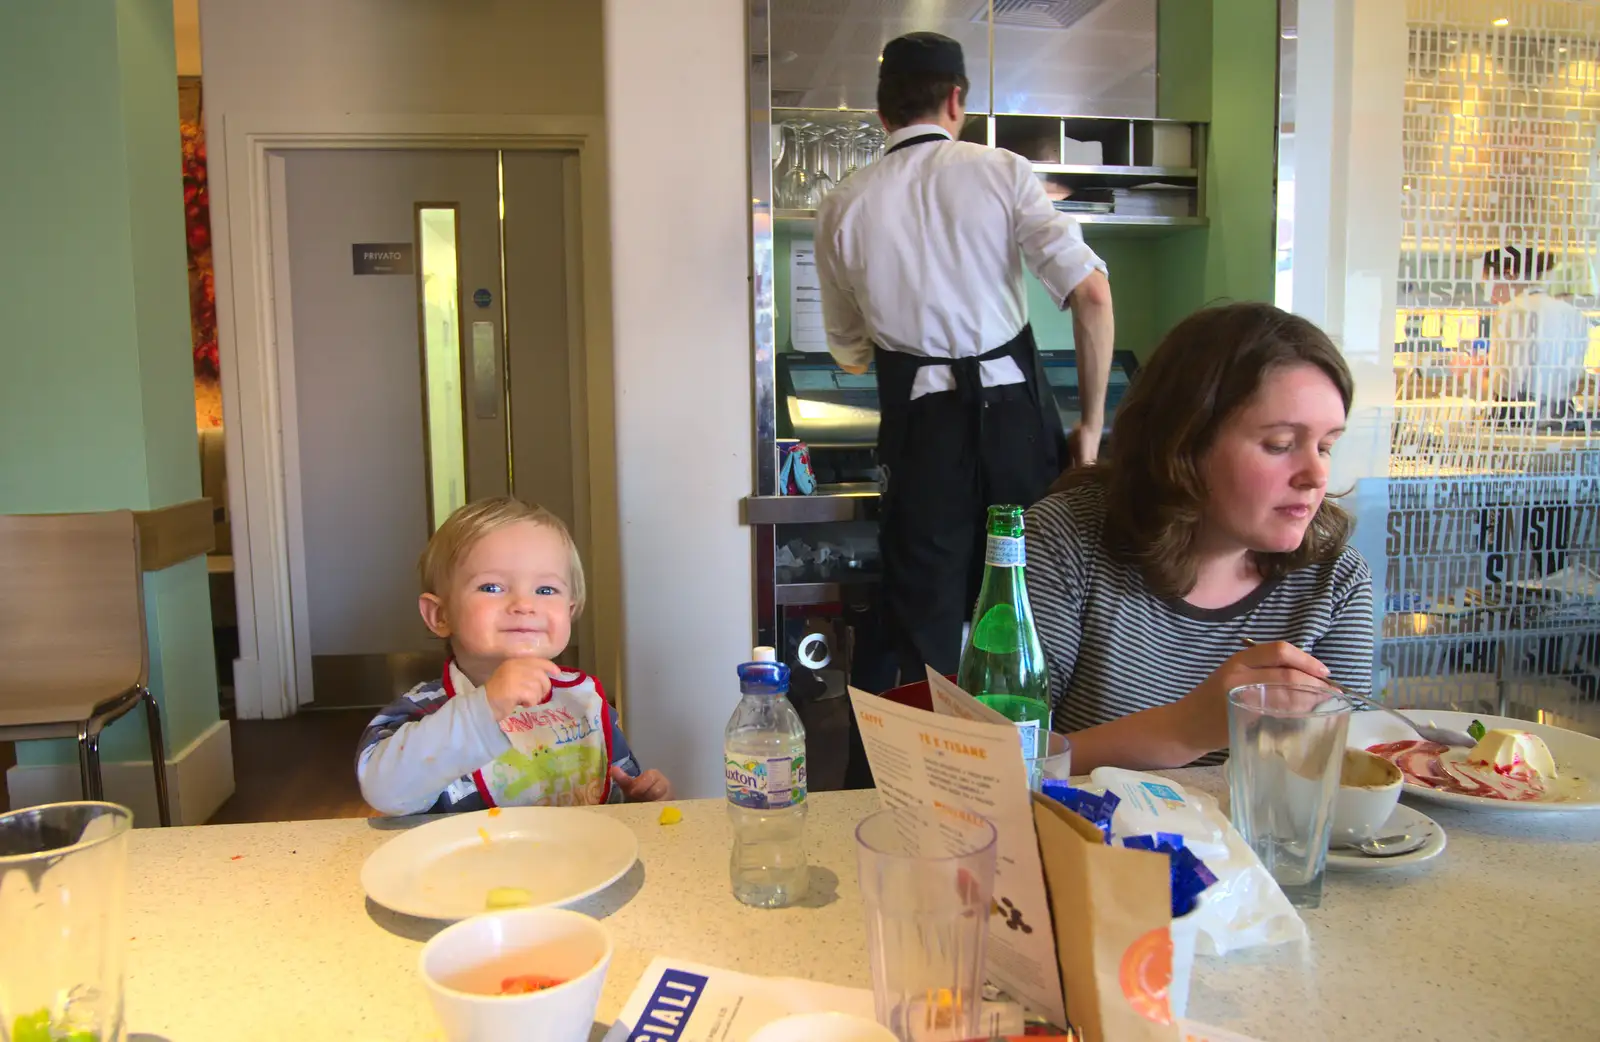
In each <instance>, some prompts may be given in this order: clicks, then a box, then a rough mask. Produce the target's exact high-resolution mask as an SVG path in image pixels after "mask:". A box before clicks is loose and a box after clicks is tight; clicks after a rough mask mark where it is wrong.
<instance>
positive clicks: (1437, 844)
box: [1328, 803, 1445, 872]
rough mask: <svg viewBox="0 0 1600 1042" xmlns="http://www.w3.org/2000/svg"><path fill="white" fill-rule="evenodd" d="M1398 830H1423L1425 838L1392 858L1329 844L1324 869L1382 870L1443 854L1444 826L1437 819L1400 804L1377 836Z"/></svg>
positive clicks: (1405, 866)
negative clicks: (1370, 854)
mask: <svg viewBox="0 0 1600 1042" xmlns="http://www.w3.org/2000/svg"><path fill="white" fill-rule="evenodd" d="M1398 832H1409V833H1411V834H1412V835H1413V836H1415V835H1419V834H1422V833H1424V832H1426V833H1427V836H1428V841H1427V842H1426V843H1424V844H1422V846H1420V847H1418V848H1417V849H1416V850H1413V851H1412V852H1411V853H1409V854H1397V855H1395V856H1394V857H1368V856H1367V855H1365V854H1363V853H1361V852H1360V851H1356V850H1340V849H1339V848H1337V847H1329V848H1328V868H1329V869H1330V870H1333V871H1339V872H1383V871H1386V870H1388V869H1391V868H1407V867H1409V866H1411V865H1416V864H1420V863H1422V862H1424V861H1429V860H1431V859H1433V858H1436V857H1438V856H1439V855H1440V854H1442V853H1444V844H1445V837H1444V829H1443V828H1442V827H1441V826H1440V825H1439V823H1438V822H1437V821H1434V820H1433V819H1432V818H1430V817H1428V816H1427V815H1426V814H1424V813H1422V812H1421V811H1420V810H1416V809H1414V808H1412V807H1407V806H1406V805H1405V804H1404V803H1402V804H1399V805H1398V806H1396V807H1395V809H1394V813H1393V814H1391V815H1389V820H1388V821H1386V822H1384V823H1383V827H1382V828H1380V829H1379V830H1378V835H1380V836H1392V835H1394V834H1395V833H1398Z"/></svg>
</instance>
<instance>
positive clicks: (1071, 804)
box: [1040, 778, 1122, 843]
mask: <svg viewBox="0 0 1600 1042" xmlns="http://www.w3.org/2000/svg"><path fill="white" fill-rule="evenodd" d="M1040 789H1041V791H1042V792H1043V793H1044V794H1045V795H1046V796H1048V797H1050V798H1051V799H1052V800H1055V801H1056V802H1057V803H1059V804H1061V805H1062V806H1063V807H1065V808H1067V809H1068V810H1070V811H1072V813H1074V814H1076V815H1078V816H1079V817H1080V818H1083V819H1084V820H1085V821H1087V822H1088V823H1089V824H1091V825H1093V826H1094V827H1095V828H1097V829H1099V830H1100V834H1101V835H1102V836H1104V837H1105V838H1106V842H1107V843H1110V842H1111V815H1112V814H1114V813H1116V810H1117V804H1119V803H1121V802H1122V798H1121V797H1119V796H1118V795H1117V794H1116V793H1114V792H1103V793H1102V792H1086V791H1084V790H1083V789H1074V788H1073V787H1072V785H1071V783H1069V782H1065V781H1061V780H1059V779H1056V778H1046V779H1045V780H1044V781H1043V783H1041V786H1040Z"/></svg>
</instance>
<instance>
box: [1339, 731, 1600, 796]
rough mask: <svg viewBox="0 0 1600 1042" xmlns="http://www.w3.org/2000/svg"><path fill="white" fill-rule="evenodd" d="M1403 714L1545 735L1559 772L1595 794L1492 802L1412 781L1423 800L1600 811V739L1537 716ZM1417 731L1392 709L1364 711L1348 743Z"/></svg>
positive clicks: (1396, 738)
mask: <svg viewBox="0 0 1600 1042" xmlns="http://www.w3.org/2000/svg"><path fill="white" fill-rule="evenodd" d="M1400 712H1401V714H1402V715H1404V716H1409V717H1411V718H1412V719H1413V720H1416V721H1417V722H1418V723H1421V724H1433V725H1434V726H1436V727H1447V728H1450V729H1451V730H1454V731H1461V732H1465V731H1466V729H1467V728H1468V727H1469V726H1471V724H1472V721H1474V720H1479V721H1481V722H1482V723H1483V726H1484V727H1486V728H1488V729H1490V730H1493V729H1494V728H1497V727H1506V728H1510V729H1512V730H1515V731H1527V732H1529V733H1531V734H1536V735H1538V736H1539V737H1540V738H1543V739H1544V744H1545V745H1547V746H1549V747H1550V755H1551V756H1553V757H1554V758H1555V761H1556V770H1557V771H1559V772H1560V773H1561V775H1562V776H1563V777H1569V776H1576V777H1581V778H1583V779H1585V780H1586V781H1587V782H1588V783H1589V792H1590V795H1589V798H1588V799H1583V800H1570V801H1565V802H1561V803H1554V802H1550V801H1546V800H1528V801H1525V802H1521V803H1519V802H1516V801H1513V800H1492V799H1488V798H1486V797H1483V796H1464V795H1462V794H1461V793H1457V792H1444V791H1442V790H1440V789H1431V788H1429V787H1428V786H1426V785H1418V784H1416V783H1415V782H1412V781H1410V780H1409V779H1408V780H1407V781H1406V788H1405V791H1406V792H1408V793H1410V794H1411V795H1413V796H1417V797H1419V798H1421V799H1425V800H1432V801H1434V802H1435V803H1441V804H1444V805H1445V806H1448V807H1456V808H1460V809H1476V810H1495V811H1505V812H1507V813H1514V814H1593V813H1596V812H1600V738H1591V737H1589V736H1588V735H1584V734H1579V733H1578V732H1576V731H1569V730H1567V729H1566V728H1564V727H1552V726H1550V725H1549V724H1536V723H1534V722H1532V721H1531V720H1513V719H1512V718H1510V717H1505V716H1484V715H1482V714H1474V713H1456V712H1452V711H1450V710H1446V709H1402V710H1400ZM1417 737H1418V736H1417V733H1416V732H1415V731H1412V730H1411V729H1410V728H1408V727H1405V726H1403V725H1402V724H1401V723H1400V721H1398V720H1396V719H1395V718H1394V717H1392V716H1390V715H1389V714H1388V713H1380V712H1377V711H1372V712H1359V713H1353V714H1351V716H1350V733H1349V739H1348V744H1349V745H1350V746H1351V747H1352V748H1356V749H1365V748H1367V747H1368V746H1372V745H1377V744H1378V743H1380V742H1401V741H1407V740H1414V739H1416V738H1417Z"/></svg>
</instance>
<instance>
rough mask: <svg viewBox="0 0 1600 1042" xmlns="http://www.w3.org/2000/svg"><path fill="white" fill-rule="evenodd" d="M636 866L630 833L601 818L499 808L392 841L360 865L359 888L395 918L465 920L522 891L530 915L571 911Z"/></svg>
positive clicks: (547, 810) (581, 813) (560, 809)
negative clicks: (504, 893)
mask: <svg viewBox="0 0 1600 1042" xmlns="http://www.w3.org/2000/svg"><path fill="white" fill-rule="evenodd" d="M638 857H639V841H638V839H637V838H636V837H635V836H634V834H633V832H632V831H631V830H629V829H628V827H627V826H625V825H623V824H621V823H620V822H618V821H616V820H615V819H613V818H608V817H606V816H605V815H603V814H596V813H594V812H592V811H587V810H578V809H573V808H566V807H507V808H505V809H503V810H500V811H498V812H493V811H475V812H473V813H471V814H453V815H451V816H450V817H448V818H441V819H440V820H438V821H430V822H429V823H428V824H426V825H420V826H418V827H417V828H414V829H409V830H407V831H405V832H402V833H400V834H399V835H398V836H395V837H394V838H393V839H391V840H390V841H389V842H387V843H385V844H384V845H383V846H381V847H379V848H378V849H377V850H374V851H373V852H372V854H371V855H370V856H368V858H367V861H366V864H364V865H362V866H361V886H362V888H363V889H365V890H366V892H367V896H368V897H370V898H372V899H373V900H374V901H376V902H377V903H378V904H381V905H383V906H384V907H385V908H392V909H393V910H395V911H396V912H402V913H404V914H406V915H415V916H419V917H421V918H424V919H465V918H467V917H468V916H473V915H477V914H478V913H480V912H483V911H485V910H486V908H487V902H488V898H489V891H491V890H495V889H499V888H501V887H516V888H518V889H521V890H526V891H527V892H528V894H529V897H530V902H529V904H530V906H531V907H535V908H537V907H542V906H547V905H566V904H571V903H572V902H574V901H578V900H581V899H583V898H585V897H588V896H589V895H590V894H596V893H599V892H600V891H601V890H604V889H605V888H606V887H608V886H610V885H611V884H612V883H614V882H616V881H617V880H618V879H620V878H622V876H623V875H624V874H626V873H627V871H628V869H630V868H632V867H633V863H634V861H636V860H637V859H638Z"/></svg>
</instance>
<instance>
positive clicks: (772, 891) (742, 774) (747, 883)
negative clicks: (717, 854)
mask: <svg viewBox="0 0 1600 1042" xmlns="http://www.w3.org/2000/svg"><path fill="white" fill-rule="evenodd" d="M751 657H752V658H753V659H754V661H752V662H746V663H745V664H744V665H742V666H740V667H739V693H740V698H739V704H738V706H737V707H735V708H734V710H733V716H732V718H730V719H729V720H728V729H727V730H726V731H725V732H724V733H723V765H724V773H725V775H726V778H727V791H728V822H729V823H730V824H731V825H732V826H733V854H732V856H731V857H730V859H729V866H728V873H729V876H730V877H731V879H732V882H733V896H734V897H736V898H738V899H739V900H740V901H743V902H744V903H745V904H747V905H753V906H755V907H757V908H783V907H785V906H787V905H791V904H794V903H795V902H796V901H798V900H800V898H802V897H804V896H805V893H806V848H805V829H806V729H805V727H803V726H802V725H801V723H800V714H798V713H796V712H795V711H794V706H792V705H790V704H789V699H788V693H789V667H788V666H786V665H784V664H783V663H781V662H779V661H778V654H777V652H775V651H774V650H773V649H771V648H756V649H755V652H754V653H753V655H752V656H751Z"/></svg>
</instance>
